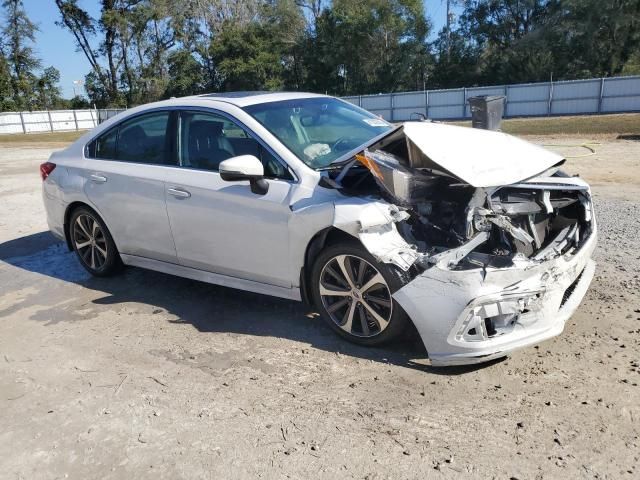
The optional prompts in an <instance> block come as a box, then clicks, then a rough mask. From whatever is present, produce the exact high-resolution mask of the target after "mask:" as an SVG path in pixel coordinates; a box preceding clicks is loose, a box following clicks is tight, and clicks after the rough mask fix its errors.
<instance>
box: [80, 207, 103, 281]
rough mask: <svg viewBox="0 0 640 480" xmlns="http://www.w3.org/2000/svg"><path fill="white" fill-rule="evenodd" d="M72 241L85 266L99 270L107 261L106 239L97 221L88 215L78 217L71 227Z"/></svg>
mask: <svg viewBox="0 0 640 480" xmlns="http://www.w3.org/2000/svg"><path fill="white" fill-rule="evenodd" d="M73 241H74V243H75V246H76V251H77V252H78V256H79V257H80V258H81V259H82V261H83V262H84V264H85V265H87V266H88V267H90V268H91V269H93V270H100V268H102V267H103V266H104V264H105V263H106V261H107V239H106V238H105V235H104V232H103V231H102V228H101V227H100V224H99V223H98V221H97V220H96V219H95V218H93V217H92V216H90V215H87V214H84V213H83V214H82V215H78V217H77V218H76V221H75V223H74V225H73Z"/></svg>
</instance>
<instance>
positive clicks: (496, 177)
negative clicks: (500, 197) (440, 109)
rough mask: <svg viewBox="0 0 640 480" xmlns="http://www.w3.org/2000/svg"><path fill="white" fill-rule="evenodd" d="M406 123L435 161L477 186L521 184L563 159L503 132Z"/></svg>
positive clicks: (406, 131)
mask: <svg viewBox="0 0 640 480" xmlns="http://www.w3.org/2000/svg"><path fill="white" fill-rule="evenodd" d="M403 126H404V134H405V135H406V136H407V138H408V139H409V140H410V141H411V142H413V144H414V145H415V146H416V147H417V148H418V149H419V150H420V151H421V152H422V153H424V155H426V156H427V157H428V159H429V160H430V161H431V162H433V164H435V165H436V166H439V167H440V168H442V169H444V170H445V171H447V172H449V173H450V174H451V175H453V176H455V177H457V178H458V179H460V180H462V181H463V182H465V183H468V184H469V185H471V186H474V187H498V186H503V185H510V184H513V183H518V182H520V181H522V180H526V179H529V178H532V177H534V176H536V175H538V174H539V173H542V172H544V171H545V170H548V169H550V168H551V167H553V166H555V165H557V164H558V163H560V162H562V161H563V160H564V159H563V157H562V156H560V155H558V154H556V153H553V152H550V151H548V150H545V149H544V148H542V147H539V146H537V145H533V144H532V143H529V142H526V141H524V140H520V139H519V138H516V137H513V136H511V135H507V134H505V133H501V132H492V131H487V130H479V129H474V128H468V127H457V126H453V125H445V124H442V123H435V122H407V123H405V124H404V125H403ZM412 166H413V167H428V165H415V164H413V165H412Z"/></svg>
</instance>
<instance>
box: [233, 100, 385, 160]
mask: <svg viewBox="0 0 640 480" xmlns="http://www.w3.org/2000/svg"><path fill="white" fill-rule="evenodd" d="M244 110H245V111H246V112H247V113H249V114H250V115H251V116H252V117H254V118H255V119H256V120H257V121H258V122H260V123H261V124H262V125H263V126H264V127H265V128H266V129H267V130H269V131H270V132H271V133H272V134H273V135H274V136H275V137H276V138H278V140H280V141H281V142H282V143H283V144H284V145H285V146H286V147H287V148H289V150H291V151H292V152H293V153H295V154H296V155H297V156H298V157H299V158H300V159H301V160H302V161H303V162H304V163H306V164H307V165H309V166H310V167H311V168H315V169H321V168H324V167H327V166H329V165H330V164H331V163H332V162H333V161H334V160H336V159H338V158H339V157H341V156H342V155H344V154H345V153H347V152H349V151H351V150H354V149H355V148H357V147H359V146H360V145H363V144H365V143H367V142H368V141H369V140H371V139H373V138H375V137H377V136H379V135H381V134H383V133H385V132H388V131H390V130H392V129H393V126H392V125H391V124H389V123H387V122H386V121H385V120H383V119H381V118H379V117H377V116H375V115H374V114H372V113H369V112H367V111H366V110H363V109H361V108H359V107H356V106H355V105H351V104H350V103H347V102H343V101H342V100H338V99H335V98H330V97H321V98H299V99H294V100H284V101H281V102H271V103H260V104H256V105H250V106H248V107H245V108H244Z"/></svg>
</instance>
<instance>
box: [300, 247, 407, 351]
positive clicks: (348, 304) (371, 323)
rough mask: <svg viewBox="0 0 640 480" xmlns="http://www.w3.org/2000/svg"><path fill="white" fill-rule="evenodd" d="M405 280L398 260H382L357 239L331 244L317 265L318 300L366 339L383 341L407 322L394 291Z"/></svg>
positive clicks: (350, 332)
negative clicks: (394, 265) (356, 241)
mask: <svg viewBox="0 0 640 480" xmlns="http://www.w3.org/2000/svg"><path fill="white" fill-rule="evenodd" d="M403 285H404V281H403V280H402V276H401V274H400V272H399V271H398V270H397V269H395V267H393V266H392V265H387V264H383V263H380V262H378V261H376V260H375V259H374V258H373V256H372V255H371V254H370V253H369V252H367V251H366V250H365V249H364V248H363V247H361V246H360V245H359V244H357V243H355V242H354V243H346V244H339V245H334V246H330V247H329V248H327V249H326V250H324V251H323V252H322V253H321V254H320V255H319V256H318V259H317V260H316V262H315V264H314V267H313V271H312V288H313V296H314V303H315V305H316V307H317V308H318V309H319V310H320V314H321V315H322V317H323V318H324V319H325V321H326V322H327V323H328V324H329V325H330V326H331V328H332V329H333V330H334V331H336V332H337V333H338V334H339V335H341V336H342V337H344V338H346V339H347V340H349V341H352V342H354V343H358V344H360V345H379V344H382V343H385V342H388V341H391V340H393V339H394V338H396V337H398V336H399V335H400V334H401V333H402V331H403V330H404V328H405V327H406V326H407V323H408V319H407V316H406V314H405V313H404V311H402V309H401V308H400V306H399V305H398V304H397V303H396V302H395V301H394V300H393V297H392V294H393V293H394V292H395V291H396V290H398V289H399V288H401V287H402V286H403Z"/></svg>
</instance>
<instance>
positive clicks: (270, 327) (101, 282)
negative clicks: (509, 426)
mask: <svg viewBox="0 0 640 480" xmlns="http://www.w3.org/2000/svg"><path fill="white" fill-rule="evenodd" d="M40 257H43V258H40ZM45 257H46V261H45V259H44V258H45ZM0 261H1V262H5V263H8V264H11V265H13V266H16V267H19V268H21V269H24V270H27V271H30V272H34V273H38V274H41V275H45V276H48V277H51V278H55V279H58V280H63V281H66V282H71V283H73V284H76V285H80V286H82V287H85V288H88V289H90V290H93V291H94V292H99V294H98V297H97V298H95V299H93V300H92V301H91V305H93V306H94V308H95V310H96V311H95V312H89V313H88V314H85V315H89V316H91V315H93V314H96V313H97V312H98V311H104V306H105V305H106V306H110V305H111V306H119V305H124V304H131V303H134V304H143V305H147V306H149V307H152V308H151V310H153V313H161V312H165V314H166V316H168V317H170V318H169V320H168V322H169V323H171V324H174V325H192V326H193V327H195V328H196V329H198V331H200V332H203V333H233V334H238V335H251V336H258V337H262V336H264V337H278V338H286V339H290V340H294V341H297V342H301V343H303V344H309V345H311V346H312V347H314V348H317V349H321V350H325V351H328V352H334V353H339V354H342V355H349V356H352V357H356V358H360V359H366V360H372V361H375V362H380V363H387V364H392V365H397V366H402V367H406V368H411V369H417V370H422V371H426V372H430V373H434V374H438V375H460V374H465V373H468V372H472V371H475V370H478V369H482V368H485V367H486V366H488V365H492V364H495V363H496V361H493V362H488V363H485V364H482V365H470V366H455V367H437V368H436V367H432V366H430V365H429V364H428V360H427V358H428V357H427V352H426V350H425V349H424V346H423V344H422V342H421V341H420V338H419V335H418V333H417V331H416V330H415V328H414V327H413V325H411V327H410V328H409V329H408V331H407V332H406V333H405V335H404V336H403V338H401V339H399V340H397V341H395V342H394V343H393V344H391V345H388V346H384V347H376V348H372V347H362V346H359V345H354V344H351V343H349V342H347V341H346V340H343V339H341V338H339V337H338V336H337V335H335V334H334V333H333V332H332V331H331V330H330V328H329V327H328V326H327V325H325V324H324V322H323V320H322V319H321V318H319V316H318V315H317V314H315V313H314V312H313V311H311V309H310V308H309V307H308V306H306V305H304V304H303V303H301V302H296V301H291V300H285V299H280V298H275V297H270V296H267V295H260V294H255V293H251V292H245V291H242V290H236V289H232V288H227V287H221V286H217V285H211V284H207V283H203V282H198V281H194V280H189V279H185V278H181V277H176V276H172V275H167V274H163V273H158V272H153V271H150V270H144V269H141V268H133V267H128V268H126V269H124V271H123V272H122V274H121V275H119V276H117V277H110V278H96V277H92V276H90V275H89V274H88V273H86V272H85V271H84V270H83V269H82V267H81V266H80V264H79V262H78V261H77V259H76V258H75V254H74V253H72V252H68V250H67V248H66V245H64V244H63V243H62V242H60V240H58V239H56V238H55V237H54V236H53V235H52V234H51V233H49V232H40V233H36V234H32V235H28V236H25V237H21V238H17V239H14V240H10V241H7V242H4V243H0ZM100 294H103V295H100ZM86 308H87V305H86V304H84V305H82V309H83V311H85V310H86Z"/></svg>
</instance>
